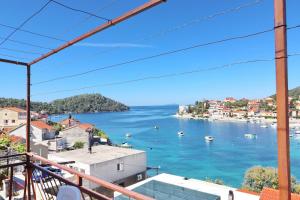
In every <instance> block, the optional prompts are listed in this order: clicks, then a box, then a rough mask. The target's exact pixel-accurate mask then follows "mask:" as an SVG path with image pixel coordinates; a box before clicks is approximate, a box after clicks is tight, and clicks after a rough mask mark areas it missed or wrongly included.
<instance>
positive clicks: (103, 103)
mask: <svg viewBox="0 0 300 200" xmlns="http://www.w3.org/2000/svg"><path fill="white" fill-rule="evenodd" d="M7 106H15V107H19V108H24V109H25V107H26V101H25V100H24V99H13V98H0V107H7ZM31 109H32V110H33V111H36V112H40V111H46V112H47V113H49V114H61V113H69V112H72V113H88V112H117V111H126V110H129V107H128V106H126V105H124V104H122V103H120V102H117V101H115V100H112V99H110V98H107V97H104V96H102V95H100V94H82V95H77V96H72V97H68V98H64V99H57V100H54V101H52V102H49V103H46V102H32V103H31Z"/></svg>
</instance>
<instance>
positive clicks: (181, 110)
mask: <svg viewBox="0 0 300 200" xmlns="http://www.w3.org/2000/svg"><path fill="white" fill-rule="evenodd" d="M187 111H188V106H184V105H180V106H179V107H178V114H181V115H182V114H186V113H187Z"/></svg>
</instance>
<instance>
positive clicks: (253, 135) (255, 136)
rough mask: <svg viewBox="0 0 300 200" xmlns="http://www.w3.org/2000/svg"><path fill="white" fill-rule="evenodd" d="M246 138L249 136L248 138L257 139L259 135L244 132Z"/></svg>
mask: <svg viewBox="0 0 300 200" xmlns="http://www.w3.org/2000/svg"><path fill="white" fill-rule="evenodd" d="M244 136H245V138H248V139H255V138H257V135H256V134H253V133H246V134H244Z"/></svg>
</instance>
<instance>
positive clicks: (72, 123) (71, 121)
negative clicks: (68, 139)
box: [58, 116, 80, 128]
mask: <svg viewBox="0 0 300 200" xmlns="http://www.w3.org/2000/svg"><path fill="white" fill-rule="evenodd" d="M58 123H59V124H61V125H62V127H64V128H69V127H72V126H75V125H78V124H80V121H79V120H76V119H74V118H72V117H71V116H70V117H69V118H68V119H64V120H62V121H60V122H58Z"/></svg>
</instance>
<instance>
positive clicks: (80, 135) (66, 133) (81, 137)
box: [59, 123, 95, 147]
mask: <svg viewBox="0 0 300 200" xmlns="http://www.w3.org/2000/svg"><path fill="white" fill-rule="evenodd" d="M93 128H95V126H94V125H92V124H87V123H84V124H76V125H74V126H71V127H68V128H66V129H64V130H62V131H60V132H59V136H60V137H62V138H65V139H66V147H71V146H73V145H74V143H75V142H84V143H85V144H87V142H88V130H89V129H93Z"/></svg>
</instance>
